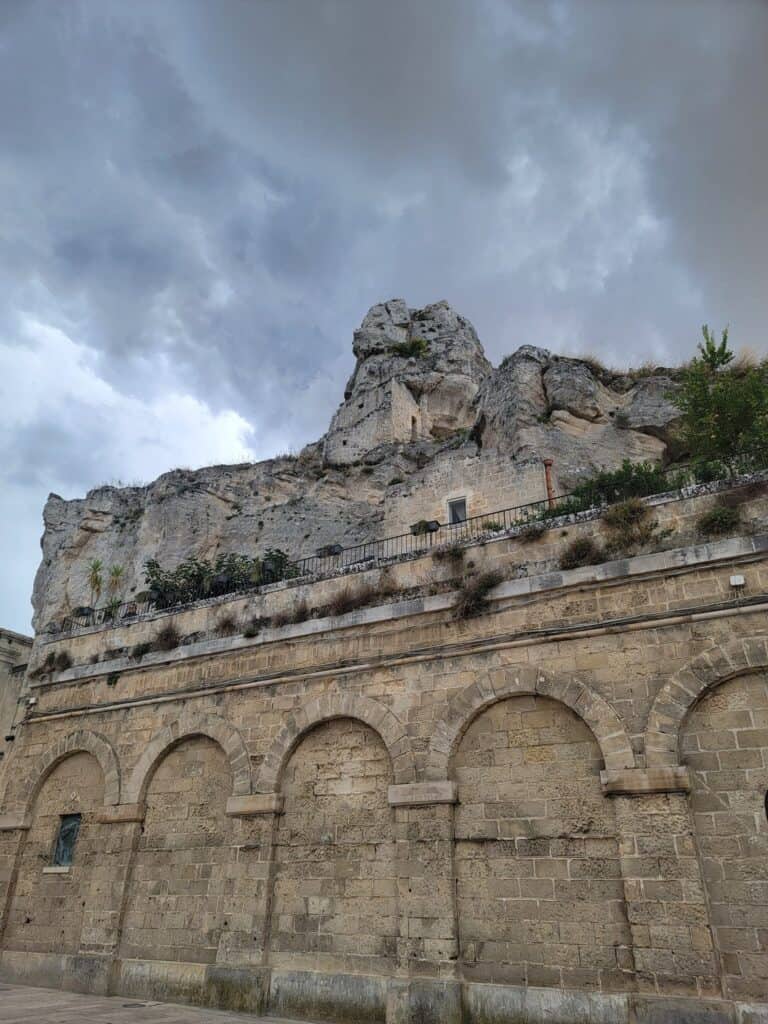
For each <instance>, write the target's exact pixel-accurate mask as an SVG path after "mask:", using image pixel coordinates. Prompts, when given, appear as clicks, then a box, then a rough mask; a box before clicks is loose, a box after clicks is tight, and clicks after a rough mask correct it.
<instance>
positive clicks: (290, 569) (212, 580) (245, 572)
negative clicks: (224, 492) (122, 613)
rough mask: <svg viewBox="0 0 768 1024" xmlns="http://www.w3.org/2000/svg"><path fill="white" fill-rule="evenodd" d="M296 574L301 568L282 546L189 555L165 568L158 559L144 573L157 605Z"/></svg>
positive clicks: (186, 602)
mask: <svg viewBox="0 0 768 1024" xmlns="http://www.w3.org/2000/svg"><path fill="white" fill-rule="evenodd" d="M297 575H298V570H297V569H296V567H295V566H294V565H293V564H292V563H291V561H290V559H289V558H288V555H287V554H286V553H285V552H284V551H281V550H280V549H279V548H270V549H269V550H268V551H266V552H265V554H264V555H263V556H262V557H261V558H250V557H249V556H248V555H236V554H228V555H218V556H217V557H216V559H215V561H213V562H209V561H208V560H207V559H205V558H195V557H192V558H187V559H185V560H184V561H183V562H180V563H179V565H177V566H176V568H175V569H163V568H162V567H161V566H160V564H159V563H158V562H157V561H156V560H155V559H150V560H149V561H147V562H146V563H145V564H144V577H145V580H146V583H147V586H148V588H149V593H150V596H151V598H152V600H153V601H154V603H155V606H156V607H157V608H172V607H174V606H175V605H180V604H189V603H190V602H192V601H197V600H200V599H201V598H206V597H217V596H220V595H222V594H231V593H235V592H237V591H239V590H246V589H248V588H249V587H253V586H258V585H260V584H266V583H277V582H279V581H280V580H285V579H292V578H293V577H295V576H297Z"/></svg>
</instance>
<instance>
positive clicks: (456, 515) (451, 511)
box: [448, 498, 467, 526]
mask: <svg viewBox="0 0 768 1024" xmlns="http://www.w3.org/2000/svg"><path fill="white" fill-rule="evenodd" d="M466 520H467V499H466V498H456V499H455V501H449V502H448V523H449V525H450V526H455V525H456V523H464V522H466Z"/></svg>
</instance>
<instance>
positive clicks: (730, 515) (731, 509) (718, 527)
mask: <svg viewBox="0 0 768 1024" xmlns="http://www.w3.org/2000/svg"><path fill="white" fill-rule="evenodd" d="M740 522H741V510H740V509H739V508H738V506H733V505H727V504H725V502H718V503H717V504H716V505H713V506H712V508H710V509H708V510H707V511H706V512H704V513H703V515H701V516H699V518H698V520H697V522H696V526H697V527H698V530H699V533H703V534H704V536H706V537H719V536H722V534H724V533H730V532H731V531H732V530H734V529H735V528H736V527H737V526H738V525H739V523H740Z"/></svg>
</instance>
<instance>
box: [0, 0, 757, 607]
mask: <svg viewBox="0 0 768 1024" xmlns="http://www.w3.org/2000/svg"><path fill="white" fill-rule="evenodd" d="M766 52H768V6H767V5H765V4H764V3H763V2H761V0H676V2H675V3H672V4H670V3H669V2H667V0H645V2H643V3H640V2H635V0H619V2H615V0H611V2H609V0H579V2H573V3H570V2H565V0H552V2H545V0H530V2H525V0H521V2H512V0H509V2H505V0H473V2H468V0H419V2H414V0H389V2H388V3H381V2H379V0H312V2H305V0H280V2H277V0H251V2H247V3H245V2H243V3H240V2H235V0H231V2H227V3H220V4H212V3H210V2H209V0H163V2H162V3H157V2H155V0H152V2H150V0H134V2H133V3H131V4H126V3H124V2H122V0H119V2H118V0H71V2H69V3H67V4H61V3H57V2H54V0H42V2H33V0H28V2H26V3H21V2H19V3H11V2H6V3H4V4H2V5H1V6H0V54H1V55H2V60H0V190H1V191H0V194H2V197H3V200H2V201H3V217H2V227H1V228H0V275H1V277H2V280H1V281H0V284H1V285H2V294H3V296H4V299H5V302H4V303H3V306H2V309H0V331H1V332H2V333H0V369H2V376H1V377H0V402H1V404H0V408H2V413H0V415H2V417H3V427H4V429H3V453H2V454H3V467H4V475H5V478H6V484H7V487H6V489H5V494H4V500H5V501H6V502H7V505H8V508H9V509H12V512H11V511H9V512H8V513H7V514H8V515H9V516H12V517H13V522H14V530H13V531H10V532H9V533H8V537H9V538H10V537H11V534H12V533H13V534H14V540H13V542H11V540H9V541H8V545H10V544H11V543H13V557H12V558H11V559H10V561H9V564H11V563H12V565H13V566H14V568H13V570H12V572H11V576H12V577H13V583H12V585H11V587H10V593H9V597H8V599H7V602H6V604H4V605H2V606H0V621H6V622H8V623H10V624H14V622H15V624H16V625H19V624H21V623H22V622H23V620H24V619H25V617H26V616H25V614H24V613H22V612H20V611H19V608H20V606H21V605H22V604H23V602H24V601H25V600H26V597H25V595H26V594H27V593H28V591H29V589H30V582H31V576H32V572H33V568H34V561H35V559H36V552H35V551H34V550H32V549H31V547H30V548H29V549H27V548H25V547H24V545H25V544H28V543H29V540H28V538H29V537H31V536H32V535H34V534H36V533H37V532H38V531H39V525H38V524H39V519H37V518H36V516H37V512H36V510H37V509H38V508H39V506H40V504H41V503H42V500H43V498H44V495H45V491H46V490H47V489H48V487H51V488H54V489H57V490H60V491H62V492H63V493H65V494H67V495H74V494H76V493H80V492H82V490H83V489H84V488H85V487H86V486H87V485H88V484H89V483H97V482H98V481H99V480H104V479H110V478H113V477H123V478H134V477H137V476H143V477H149V476H151V475H154V474H155V473H157V472H159V471H161V470H162V469H165V468H170V467H171V466H172V465H173V464H174V463H179V462H183V463H193V464H194V463H196V462H197V463H199V462H204V461H208V460H211V459H226V458H231V459H236V458H240V457H243V453H244V452H245V453H246V454H247V452H248V451H251V452H252V453H253V454H254V455H255V456H258V457H264V456H265V455H267V454H269V452H270V451H271V450H273V449H274V448H275V447H282V448H287V447H291V446H293V447H298V446H300V445H301V444H302V443H303V442H305V441H307V440H310V439H313V438H314V437H316V436H317V435H319V434H320V433H321V432H322V431H323V429H324V428H325V425H326V423H327V421H328V418H329V415H330V413H331V411H332V409H333V407H334V405H335V404H336V402H337V401H338V399H339V398H340V396H341V391H342V387H343V382H344V380H345V379H346V376H347V375H348V373H349V371H350V369H351V350H350V348H351V346H350V342H351V332H352V329H353V328H354V327H355V326H356V324H357V323H358V322H359V320H360V318H361V316H362V315H363V314H364V312H365V310H366V309H367V307H368V306H369V305H370V304H372V303H373V302H376V301H378V300H381V299H383V298H388V297H391V296H393V295H402V296H403V297H405V298H406V299H407V300H408V301H409V302H410V303H411V304H413V305H419V304H424V303H427V302H430V301H435V300H436V299H439V298H447V299H448V300H449V301H451V302H452V303H453V304H454V305H455V306H456V307H457V308H459V309H460V310H461V311H462V312H463V313H465V314H466V315H467V316H469V317H470V319H472V320H473V322H474V323H475V325H476V326H477V328H478V331H479V333H480V336H481V338H482V340H483V342H484V344H485V346H486V349H487V350H488V352H489V355H491V357H492V358H494V359H496V360H498V359H499V358H500V357H501V356H502V355H503V354H504V353H506V352H508V351H510V350H512V349H514V348H515V347H516V346H517V345H519V344H523V343H526V342H528V343H535V344H541V345H547V346H550V347H554V348H559V349H562V350H566V351H585V350H590V351H592V352H594V353H595V354H598V355H601V356H602V357H603V358H605V359H606V360H607V361H609V362H613V363H619V364H620V363H626V362H628V361H634V362H640V361H642V360H644V359H646V358H653V359H657V360H660V361H671V360H674V359H677V358H680V357H684V356H687V355H688V354H689V353H690V351H691V349H692V347H693V346H694V345H695V342H696V333H697V330H698V325H699V324H700V323H701V322H702V321H703V320H708V321H710V322H712V323H714V324H717V325H720V324H723V323H725V322H727V321H730V323H731V325H732V337H733V338H734V340H735V341H736V343H737V344H745V345H751V346H752V347H753V348H755V349H758V350H761V351H765V350H766V341H765V335H764V332H763V317H764V298H763V289H764V283H763V282H764V270H763V267H764V263H765V259H764V253H763V250H764V244H765V243H764V239H765V237H766V236H767V235H768V200H767V198H766V197H767V195H768V190H767V189H766V186H765V181H764V169H765V167H766V165H767V164H768V130H767V128H766V118H765V114H764V110H765V103H766V99H767V98H768V62H766V60H765V53H766ZM46 481H50V482H49V483H48V484H46ZM20 509H25V510H27V511H28V512H29V516H30V517H31V521H30V523H27V521H26V519H25V518H24V517H23V516H20V513H19V510H20ZM20 522H21V523H22V525H21V526H19V525H18V524H19V523H20ZM19 529H21V530H22V532H23V533H24V538H26V539H24V540H23V542H19V540H18V531H19ZM19 543H21V547H22V548H23V550H25V551H27V554H25V555H24V557H21V556H20V555H18V554H17V551H16V549H17V548H18V547H19Z"/></svg>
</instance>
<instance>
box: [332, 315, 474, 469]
mask: <svg viewBox="0 0 768 1024" xmlns="http://www.w3.org/2000/svg"><path fill="white" fill-rule="evenodd" d="M409 348H410V350H411V351H412V352H413V354H411V355H409V354H408V351H409ZM353 351H354V353H355V355H356V356H357V365H356V366H355V371H354V373H353V374H352V377H351V378H350V380H349V382H348V384H347V387H346V389H345V391H344V402H343V403H342V405H341V406H340V407H339V409H338V411H337V412H336V414H335V416H334V417H333V419H332V421H331V425H330V427H329V429H328V433H327V434H326V435H325V438H324V439H323V453H324V456H325V459H326V461H327V462H331V463H335V464H338V465H349V464H350V463H354V462H357V461H358V460H359V459H360V458H361V457H362V456H364V455H365V453H366V452H367V451H369V450H370V449H371V448H373V447H375V446H376V445H379V444H388V443H391V442H404V443H407V442H411V441H417V440H420V439H427V440H435V439H438V440H439V439H442V438H445V437H447V436H448V435H450V434H451V433H455V432H456V431H457V430H460V429H462V428H465V429H468V428H469V427H471V426H472V423H473V422H474V407H473V402H474V399H475V396H476V395H477V392H478V389H479V387H480V385H481V383H482V382H483V380H485V378H486V377H487V376H488V374H489V373H490V372H491V364H490V363H489V362H488V360H487V359H486V358H485V354H484V352H483V347H482V345H481V344H480V342H479V340H478V337H477V334H476V333H475V329H474V327H473V326H472V324H471V323H470V322H469V321H468V320H466V319H465V318H464V317H463V316H460V315H459V314H458V313H457V312H456V311H455V310H454V309H452V308H451V307H450V306H449V305H448V303H447V302H436V303H434V304H433V305H431V306H427V307H425V308H424V309H409V308H408V307H407V306H406V304H405V303H404V302H403V300H402V299H393V300H392V301H390V302H384V303H380V304H379V305H376V306H373V308H372V309H371V310H369V312H368V314H367V315H366V317H365V319H364V320H363V322H362V325H361V326H360V329H359V330H357V331H355V337H354V343H353Z"/></svg>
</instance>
